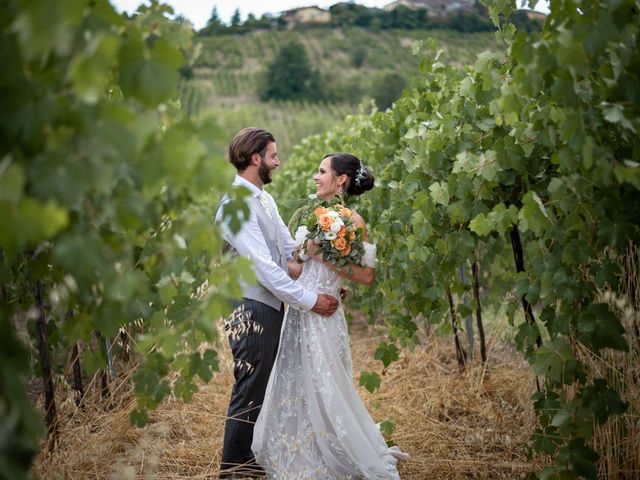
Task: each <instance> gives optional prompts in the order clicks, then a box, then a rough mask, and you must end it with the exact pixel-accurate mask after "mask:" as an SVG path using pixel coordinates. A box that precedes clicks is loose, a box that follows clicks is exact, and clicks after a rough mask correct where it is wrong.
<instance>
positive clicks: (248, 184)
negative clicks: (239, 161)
mask: <svg viewBox="0 0 640 480" xmlns="http://www.w3.org/2000/svg"><path fill="white" fill-rule="evenodd" d="M233 184H234V185H235V186H236V187H239V186H243V187H246V188H248V189H249V191H250V192H251V195H252V196H254V197H257V196H258V195H260V194H261V193H262V191H263V190H262V189H261V188H258V187H256V186H255V185H254V184H253V183H251V182H250V181H249V180H247V179H245V178H242V177H241V176H240V175H238V174H236V178H235V179H234V180H233Z"/></svg>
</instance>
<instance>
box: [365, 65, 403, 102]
mask: <svg viewBox="0 0 640 480" xmlns="http://www.w3.org/2000/svg"><path fill="white" fill-rule="evenodd" d="M407 86H408V83H407V80H406V78H404V77H403V76H402V75H400V74H399V73H396V72H389V73H385V74H381V75H378V76H377V77H376V78H375V79H374V80H373V85H372V87H371V96H372V97H373V99H374V100H375V102H376V106H377V107H378V109H379V110H386V109H387V108H389V107H390V106H391V105H392V104H393V102H395V101H396V100H397V99H398V98H399V97H400V95H401V94H402V91H403V90H404V89H405V88H407Z"/></svg>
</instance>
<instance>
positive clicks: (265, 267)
mask: <svg viewBox="0 0 640 480" xmlns="http://www.w3.org/2000/svg"><path fill="white" fill-rule="evenodd" d="M285 228H286V227H285ZM223 229H224V231H225V233H224V236H225V239H226V240H227V241H228V242H229V243H230V244H231V245H232V246H233V247H234V248H235V249H236V250H237V251H238V254H240V255H242V256H243V257H246V258H249V259H250V260H251V263H252V264H253V269H254V271H255V273H256V278H257V280H258V282H259V283H260V284H261V285H262V286H263V287H265V288H266V289H267V290H269V291H270V292H271V293H273V294H274V295H275V296H276V297H278V298H279V299H280V300H282V301H283V302H285V303H287V304H288V305H290V306H292V307H294V308H296V309H298V310H303V311H309V310H311V309H312V308H313V307H314V305H315V304H316V301H317V300H318V294H316V293H314V292H310V291H309V290H306V289H305V288H303V287H301V286H300V285H298V284H297V283H296V282H294V281H293V280H292V279H291V277H289V275H288V274H287V272H285V271H284V270H283V269H282V268H281V267H280V266H279V265H278V264H276V263H275V262H274V261H273V259H272V258H271V253H270V252H269V247H267V244H266V242H265V241H264V236H263V234H262V230H261V229H260V226H259V225H258V220H257V218H256V217H255V214H253V213H252V215H251V218H249V220H247V221H246V222H244V223H243V225H242V227H241V229H240V231H239V232H238V233H237V234H236V235H232V234H231V233H230V232H229V231H228V229H226V228H224V226H223ZM288 236H289V239H291V236H290V235H288ZM291 244H292V245H293V240H291ZM285 245H286V244H285ZM285 248H286V247H285Z"/></svg>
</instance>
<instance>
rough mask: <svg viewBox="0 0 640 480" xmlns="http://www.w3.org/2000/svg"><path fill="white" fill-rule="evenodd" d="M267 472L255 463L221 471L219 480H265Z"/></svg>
mask: <svg viewBox="0 0 640 480" xmlns="http://www.w3.org/2000/svg"><path fill="white" fill-rule="evenodd" d="M265 476H266V473H265V471H264V470H263V469H262V467H260V466H259V465H258V464H257V463H255V461H253V462H252V463H245V464H242V465H238V466H235V467H233V468H229V469H225V470H221V471H220V475H219V476H218V478H219V479H233V480H243V479H249V478H264V477H265Z"/></svg>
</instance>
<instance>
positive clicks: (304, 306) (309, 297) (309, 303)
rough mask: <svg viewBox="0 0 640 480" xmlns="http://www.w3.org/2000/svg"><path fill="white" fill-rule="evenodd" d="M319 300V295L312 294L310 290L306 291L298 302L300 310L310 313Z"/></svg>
mask: <svg viewBox="0 0 640 480" xmlns="http://www.w3.org/2000/svg"><path fill="white" fill-rule="evenodd" d="M317 300H318V294H317V293H314V292H310V291H309V290H306V289H305V291H304V294H303V295H302V298H301V299H300V301H299V302H298V304H299V305H300V307H299V308H300V310H302V311H303V312H308V311H309V310H311V309H312V308H313V306H314V305H315V304H316V301H317Z"/></svg>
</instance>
